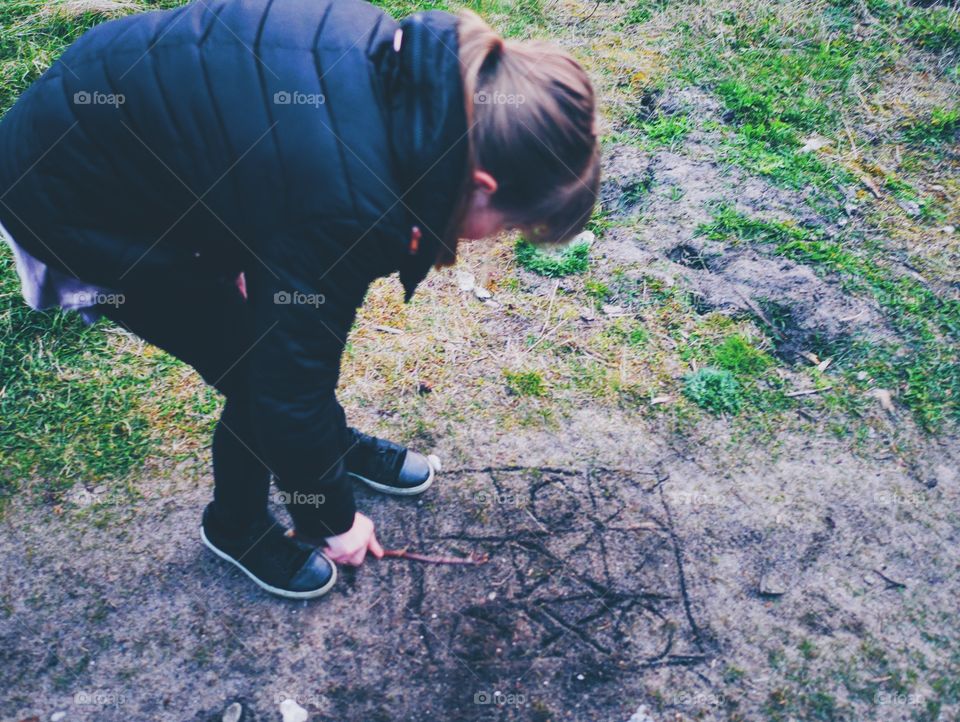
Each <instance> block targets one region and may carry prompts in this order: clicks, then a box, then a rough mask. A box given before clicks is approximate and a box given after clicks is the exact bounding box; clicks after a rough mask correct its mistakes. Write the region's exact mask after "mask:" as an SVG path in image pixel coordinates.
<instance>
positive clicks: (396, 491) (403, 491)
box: [347, 466, 434, 496]
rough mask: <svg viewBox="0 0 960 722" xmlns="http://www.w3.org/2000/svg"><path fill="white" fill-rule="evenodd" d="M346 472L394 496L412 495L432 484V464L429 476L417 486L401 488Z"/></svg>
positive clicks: (419, 492) (420, 492)
mask: <svg viewBox="0 0 960 722" xmlns="http://www.w3.org/2000/svg"><path fill="white" fill-rule="evenodd" d="M347 473H348V474H350V476H352V477H353V478H354V479H357V480H359V481H362V482H363V483H364V484H366V485H367V486H369V487H370V488H371V489H375V490H376V491H379V492H381V493H383V494H393V495H394V496H414V495H416V494H422V493H423V492H425V491H426V490H427V489H429V488H430V486H431V485H432V484H433V477H434V473H433V466H431V467H430V476H428V477H427V480H426V481H425V482H423V483H422V484H418V485H417V486H411V487H408V488H402V487H397V486H389V485H388V484H381V483H379V482H376V481H373V479H368V478H367V477H365V476H360V474H354V473H353V472H352V471H348V472H347Z"/></svg>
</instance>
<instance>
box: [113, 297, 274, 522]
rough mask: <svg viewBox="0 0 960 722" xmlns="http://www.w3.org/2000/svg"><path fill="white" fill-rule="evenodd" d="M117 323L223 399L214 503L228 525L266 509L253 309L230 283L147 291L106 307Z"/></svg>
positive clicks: (267, 477) (267, 475)
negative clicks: (253, 391)
mask: <svg viewBox="0 0 960 722" xmlns="http://www.w3.org/2000/svg"><path fill="white" fill-rule="evenodd" d="M98 310H100V311H101V312H102V313H103V314H104V315H105V316H107V317H108V318H110V319H111V320H112V321H114V322H115V323H117V324H118V325H120V326H122V327H123V328H125V329H127V330H128V331H130V332H131V333H134V334H136V335H137V336H139V337H140V338H142V339H144V340H145V341H148V342H149V343H151V344H153V345H154V346H158V347H159V348H161V349H163V350H164V351H166V352H167V353H169V354H171V355H173V356H175V357H177V358H178V359H180V360H181V361H184V362H185V363H187V364H189V365H190V366H192V367H193V368H194V369H196V370H197V371H198V372H199V374H200V375H201V376H202V377H203V379H204V380H205V381H206V382H207V383H208V384H210V385H212V386H214V387H215V388H216V389H217V390H219V391H220V392H221V393H222V394H223V395H224V396H226V405H225V406H224V408H223V413H222V414H221V416H220V420H219V421H218V422H217V426H216V430H215V431H214V434H213V477H214V482H215V485H214V494H213V496H214V507H215V515H216V517H217V518H218V519H219V520H220V521H221V522H223V523H224V524H225V525H229V526H234V525H236V526H237V527H241V526H245V525H247V524H249V523H250V522H251V521H253V520H255V519H257V518H258V517H260V516H263V515H265V514H266V509H267V495H268V494H269V491H270V476H271V472H270V469H268V468H267V466H266V465H265V464H264V463H263V461H261V459H260V456H259V455H258V454H257V451H256V448H257V442H256V435H255V433H254V429H253V428H252V418H251V414H250V408H249V403H250V400H249V386H248V384H247V364H246V358H247V357H248V355H249V351H250V349H251V347H252V346H253V344H254V342H255V341H256V339H255V338H252V333H251V323H250V315H249V310H248V306H247V304H246V301H245V299H244V298H243V296H242V295H241V294H240V291H239V290H238V289H237V287H236V286H235V285H234V284H233V283H232V282H230V281H222V282H216V283H210V284H206V285H204V286H202V287H200V286H198V287H180V286H176V287H171V286H165V287H158V288H141V289H135V290H131V291H128V292H125V293H124V302H123V303H121V304H119V305H117V306H99V307H98Z"/></svg>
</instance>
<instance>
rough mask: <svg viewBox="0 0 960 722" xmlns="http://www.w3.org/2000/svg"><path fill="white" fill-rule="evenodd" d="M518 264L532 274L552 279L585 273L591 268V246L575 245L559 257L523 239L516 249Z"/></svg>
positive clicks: (566, 249)
mask: <svg viewBox="0 0 960 722" xmlns="http://www.w3.org/2000/svg"><path fill="white" fill-rule="evenodd" d="M514 251H515V253H516V259H517V264H518V265H519V266H520V267H521V268H525V269H526V270H528V271H531V272H532V273H536V274H538V275H541V276H548V277H550V278H560V277H562V276H571V275H573V274H575V273H583V272H585V271H586V270H587V268H588V267H589V266H590V244H589V243H585V242H583V243H574V244H573V245H571V246H568V247H567V248H565V249H563V252H562V253H560V254H559V255H555V254H550V253H544V252H543V251H541V250H540V249H539V248H537V247H535V246H534V245H533V244H531V243H530V242H529V241H527V240H526V239H524V238H521V239H520V240H518V241H517V245H516V246H515V248H514Z"/></svg>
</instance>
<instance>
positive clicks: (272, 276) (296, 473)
mask: <svg viewBox="0 0 960 722" xmlns="http://www.w3.org/2000/svg"><path fill="white" fill-rule="evenodd" d="M261 248H262V249H263V251H262V253H258V256H257V257H256V258H253V259H251V260H250V262H249V263H248V264H247V270H245V274H246V275H247V291H248V302H249V303H250V304H251V312H252V317H253V326H254V328H253V333H252V339H253V341H252V344H253V345H252V346H251V348H250V350H249V355H250V359H249V366H248V368H249V378H248V383H249V388H250V391H251V395H252V403H251V405H250V407H251V413H252V414H253V417H254V418H253V427H254V428H255V429H256V430H257V440H258V444H259V449H258V450H259V452H260V453H261V454H262V456H263V458H264V461H265V462H266V463H267V465H268V466H269V467H270V469H271V471H273V473H274V474H275V475H276V477H277V483H278V486H279V487H280V488H281V489H282V490H283V491H284V492H286V495H287V502H288V503H287V508H288V510H289V512H290V515H291V517H292V518H293V520H294V524H295V526H296V529H297V531H298V533H300V534H302V535H304V536H307V537H313V538H321V537H327V536H332V535H335V534H341V533H343V532H345V531H347V530H348V529H349V528H350V527H351V526H352V524H353V518H354V512H355V510H356V507H355V505H354V499H353V491H352V487H351V484H350V481H349V478H348V477H347V473H346V468H345V458H346V452H347V450H348V448H349V438H350V437H349V433H348V431H347V426H346V420H345V417H344V413H343V409H342V408H341V406H340V404H339V403H338V402H337V399H336V396H335V390H336V386H337V381H338V379H339V374H340V359H341V355H342V352H343V348H344V345H345V343H346V339H347V334H348V333H349V331H350V327H351V326H352V324H353V320H354V317H355V315H356V310H357V308H358V307H359V306H360V304H361V303H362V302H363V296H364V295H365V293H366V290H367V287H368V285H369V282H370V280H371V279H369V278H367V276H366V274H365V273H363V272H362V270H363V269H362V267H361V268H358V267H357V266H358V261H357V259H356V258H355V257H354V255H355V254H353V253H350V252H349V250H345V249H344V247H343V244H341V243H337V242H335V241H334V240H333V239H332V238H329V237H326V235H325V234H324V233H322V232H320V233H318V232H316V231H310V232H300V233H282V234H279V235H277V236H275V237H274V238H272V239H271V240H270V242H269V243H268V244H265V245H263V246H261ZM360 265H361V266H362V264H360Z"/></svg>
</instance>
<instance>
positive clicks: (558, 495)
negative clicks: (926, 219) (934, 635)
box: [0, 412, 960, 721]
mask: <svg viewBox="0 0 960 722" xmlns="http://www.w3.org/2000/svg"><path fill="white" fill-rule="evenodd" d="M618 421H619V420H618V419H616V418H609V417H607V418H598V417H596V416H594V415H592V414H591V413H589V412H584V413H582V414H581V415H580V416H579V417H577V418H575V419H573V420H572V422H571V423H570V424H569V425H568V426H566V427H565V429H564V431H563V432H562V433H561V434H559V435H556V434H549V435H547V434H521V435H517V434H511V435H509V437H501V438H496V437H495V436H491V437H490V438H489V442H488V443H486V444H484V445H483V447H482V448H477V450H476V451H475V453H474V457H473V460H474V461H473V464H472V465H471V466H470V467H469V468H468V467H461V468H451V469H449V470H447V471H445V472H444V474H443V475H442V476H441V478H440V480H439V481H438V483H437V484H436V485H435V487H434V488H433V489H431V490H430V491H429V492H428V493H427V494H426V495H425V497H424V498H423V499H421V500H402V499H401V500H398V499H393V498H384V497H375V496H374V495H373V494H371V493H367V492H360V496H361V505H362V506H363V507H364V508H368V509H369V511H370V513H371V514H372V516H373V518H374V519H375V521H376V523H377V524H378V526H379V527H380V529H381V534H382V537H383V539H384V540H385V541H386V542H387V543H389V544H391V545H393V546H409V547H410V548H411V549H417V550H423V551H428V552H434V553H439V552H443V553H449V554H464V553H469V552H481V551H482V552H486V553H488V554H489V555H490V557H491V561H490V562H489V563H488V564H486V565H485V566H481V567H439V566H426V565H422V564H417V563H414V562H408V561H405V560H389V561H380V562H371V563H369V564H367V565H365V566H364V567H363V568H362V569H360V570H359V571H356V572H355V573H352V572H351V571H349V570H348V571H345V572H344V573H343V576H342V580H341V581H340V583H339V584H338V585H337V587H336V588H335V590H334V591H333V592H331V593H330V595H329V596H328V597H327V598H325V599H323V600H322V601H319V602H315V603H293V602H287V601H277V600H274V599H272V598H269V597H268V596H266V595H265V594H263V593H261V592H260V591H259V590H257V589H256V588H255V587H253V585H251V584H250V583H249V582H248V581H247V580H246V579H245V578H244V577H243V576H242V575H241V574H240V573H239V572H237V571H236V570H234V569H233V568H232V567H228V566H227V565H225V564H224V563H222V562H221V561H219V560H217V559H216V558H214V557H213V555H211V554H210V553H208V552H207V551H206V550H205V549H204V548H203V547H202V546H201V545H200V544H199V542H198V538H197V531H198V519H199V517H198V514H199V510H200V509H201V508H202V505H203V504H204V503H205V500H206V499H207V497H208V494H209V483H210V481H209V479H207V478H200V479H198V480H196V481H179V482H174V481H170V480H167V481H165V482H159V481H158V482H149V483H145V484H143V485H141V488H142V489H143V491H144V494H145V498H143V499H142V500H140V501H138V502H135V503H132V504H128V503H126V502H124V503H122V505H121V504H119V503H118V504H116V505H114V504H113V503H112V500H111V499H109V498H104V497H102V498H100V499H99V506H98V507H97V508H98V509H100V510H101V512H102V511H103V510H104V509H106V508H112V509H113V510H114V511H115V516H114V517H113V518H110V519H109V520H108V521H107V522H106V523H103V524H99V525H98V524H94V523H91V522H92V519H91V518H89V515H88V514H87V511H85V510H84V508H83V504H84V502H82V501H81V502H80V503H76V504H73V505H72V506H71V508H70V509H68V510H65V511H63V512H62V514H61V515H59V516H58V515H56V514H55V513H54V512H52V511H51V509H50V508H45V507H39V508H28V507H26V506H22V505H18V504H16V503H15V504H14V507H13V508H11V509H10V510H9V513H8V516H7V523H6V524H5V526H4V527H3V531H2V534H0V554H2V557H3V559H4V564H3V565H2V574H3V583H2V588H3V595H4V611H5V614H4V617H3V619H2V621H0V634H2V640H3V643H2V647H0V649H2V650H3V651H2V654H3V665H2V669H3V673H2V674H3V677H4V684H3V697H2V699H0V705H2V708H3V709H4V710H5V713H6V717H5V718H6V719H13V720H18V719H23V718H28V717H29V716H31V715H38V716H39V718H40V719H43V720H46V719H48V718H49V717H50V715H51V714H53V713H55V712H57V711H65V712H67V717H66V719H71V720H74V719H75V720H103V721H110V720H118V721H119V720H131V719H150V720H218V719H220V715H221V714H222V711H223V710H224V708H225V707H226V706H227V705H228V703H230V702H233V701H240V702H241V703H242V704H243V705H244V707H245V709H246V712H245V714H246V715H247V716H246V717H244V718H243V719H249V720H254V719H257V720H276V719H279V712H278V710H279V702H280V701H282V699H284V698H292V699H295V700H297V701H299V702H300V704H302V705H303V706H304V707H305V708H307V709H308V710H310V711H311V712H312V714H313V717H312V719H318V720H345V719H356V720H399V719H404V720H428V719H444V720H449V719H463V720H495V719H497V720H499V719H517V720H520V719H537V720H548V719H571V720H624V721H625V720H628V719H630V718H631V715H634V714H636V715H637V716H636V717H635V719H644V717H643V716H642V715H643V714H645V713H644V712H643V709H647V710H649V713H650V714H651V715H654V716H653V717H651V718H652V719H725V718H737V717H738V716H740V715H742V716H741V717H740V718H747V719H754V718H761V717H760V716H759V714H760V713H759V712H757V710H759V709H761V708H762V707H763V705H764V704H766V702H767V698H768V696H769V694H770V692H771V690H772V689H773V687H774V686H775V684H776V683H777V682H776V678H777V677H778V676H780V675H781V674H782V672H781V671H778V670H775V669H771V664H770V655H771V652H772V650H776V649H780V650H786V651H785V652H784V653H785V654H786V657H787V662H789V659H790V657H791V655H796V654H797V652H796V647H797V645H798V644H801V643H802V641H803V640H812V641H811V644H814V645H816V647H817V648H818V649H820V650H821V651H820V653H819V656H818V657H817V658H816V659H815V660H813V667H814V669H815V670H816V673H817V674H818V675H819V674H821V673H822V675H823V677H824V679H827V680H829V679H833V677H832V676H831V675H833V672H834V670H833V665H834V664H838V663H840V662H841V661H843V660H844V659H845V651H853V650H855V649H856V648H857V646H858V645H860V644H861V643H862V642H863V641H864V640H866V639H873V640H876V641H877V643H878V644H880V645H881V646H883V647H885V648H889V649H891V650H896V649H901V648H903V649H908V650H910V652H911V653H912V654H927V655H930V658H931V659H935V658H936V655H937V650H936V648H935V646H934V645H933V643H932V642H931V641H929V640H928V639H926V638H925V632H930V631H932V629H928V628H927V627H926V622H920V623H918V622H917V621H916V620H918V619H924V620H927V622H929V625H931V627H937V626H939V622H938V619H937V618H936V617H935V613H936V612H937V611H940V612H949V611H950V610H955V608H956V607H955V600H956V593H957V591H958V590H957V586H958V584H957V575H956V564H955V557H954V556H953V549H954V546H955V544H956V543H957V541H958V539H957V524H956V521H957V520H956V512H955V510H956V508H957V485H958V479H957V475H956V473H955V471H954V470H955V469H956V468H957V467H958V461H960V459H958V457H957V454H956V448H955V447H954V448H953V450H952V451H949V450H948V449H947V448H945V447H944V446H942V445H937V444H931V445H930V446H929V447H927V448H925V449H923V450H921V452H920V453H921V454H922V455H923V458H924V462H925V463H928V464H930V465H931V466H930V469H931V474H933V476H932V477H930V478H923V479H918V478H916V476H915V474H913V473H911V471H910V470H909V469H908V468H907V467H908V465H905V463H904V460H901V459H896V458H885V459H883V458H881V459H865V458H862V457H858V456H853V455H852V454H851V453H849V451H848V450H846V449H844V448H842V447H840V446H837V445H832V444H829V443H816V444H813V443H810V442H803V441H797V440H795V439H785V440H784V442H785V443H784V445H783V446H782V447H781V448H780V450H779V453H778V454H776V455H775V456H774V455H771V454H769V453H767V452H765V451H758V452H757V453H756V454H755V455H752V456H751V457H750V458H742V457H738V458H736V459H732V458H730V457H729V455H727V454H725V453H723V450H722V449H719V450H718V449H716V448H709V447H700V448H670V447H669V446H668V445H666V444H664V443H663V441H662V439H657V438H656V436H653V435H651V434H649V433H647V432H648V431H649V430H647V429H643V428H640V427H638V426H637V425H636V423H634V424H632V425H621V424H620V423H619V422H618ZM480 431H481V430H479V429H478V430H477V432H478V433H480ZM564 448H565V449H566V451H565V452H559V451H558V450H559V449H564ZM438 451H440V452H441V453H443V454H445V455H446V456H448V457H456V456H457V455H458V454H457V451H456V450H455V449H452V448H443V446H441V448H439V449H438ZM934 462H936V463H934ZM518 464H522V465H523V466H522V467H518V466H517V465H518ZM531 467H543V468H541V469H538V470H535V471H534V470H532V468H531ZM931 483H936V485H935V486H934V487H933V488H929V486H930V484H931ZM94 493H96V492H94ZM104 493H106V492H103V491H102V490H101V492H100V494H101V496H102V495H103V494H104ZM117 501H118V502H119V501H120V500H117ZM85 515H86V516H85ZM921 613H922V614H921ZM827 650H830V653H829V654H827ZM821 667H822V669H820V668H821ZM838 669H839V667H838ZM732 670H740V671H742V672H733V671H732ZM733 678H736V679H733ZM834 686H838V685H837V684H836V682H835V681H834ZM831 691H832V692H834V693H835V692H836V689H832V690H831ZM880 694H881V697H880V698H879V704H880V706H879V707H877V706H874V712H875V713H876V715H877V716H875V717H862V718H863V719H866V718H874V719H883V720H895V719H897V720H898V719H910V718H911V713H912V712H913V711H915V709H916V706H917V705H918V704H920V701H918V699H916V698H915V697H914V696H911V697H909V698H907V696H906V695H904V696H903V697H902V699H901V698H898V697H896V696H895V695H892V694H891V695H888V696H889V699H885V698H883V695H882V693H880ZM917 694H920V693H917ZM487 700H492V701H491V702H489V703H485V702H486V701H487ZM638 708H641V711H640V712H638ZM877 709H879V710H880V712H876V710H877ZM11 712H12V714H11ZM754 715H757V716H754Z"/></svg>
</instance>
